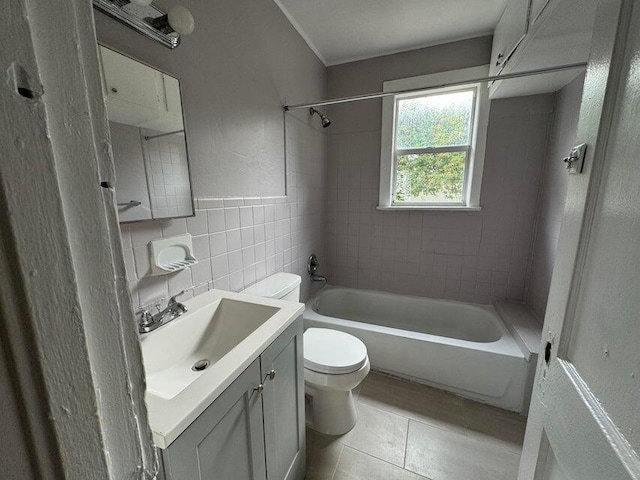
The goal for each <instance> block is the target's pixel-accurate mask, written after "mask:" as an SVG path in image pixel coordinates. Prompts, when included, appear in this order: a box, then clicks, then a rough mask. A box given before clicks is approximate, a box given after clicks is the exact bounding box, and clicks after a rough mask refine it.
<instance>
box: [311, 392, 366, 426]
mask: <svg viewBox="0 0 640 480" xmlns="http://www.w3.org/2000/svg"><path fill="white" fill-rule="evenodd" d="M305 392H306V393H307V395H309V396H310V397H311V405H310V407H311V408H310V411H311V415H310V416H307V425H308V426H309V427H311V428H312V429H313V430H316V431H317V432H320V433H323V434H325V435H342V434H345V433H347V432H348V431H349V430H351V429H352V428H353V427H354V426H355V424H356V421H357V420H358V413H357V411H356V405H355V401H354V400H353V395H352V393H351V390H347V391H344V390H318V389H315V388H313V387H310V386H308V385H307V386H305Z"/></svg>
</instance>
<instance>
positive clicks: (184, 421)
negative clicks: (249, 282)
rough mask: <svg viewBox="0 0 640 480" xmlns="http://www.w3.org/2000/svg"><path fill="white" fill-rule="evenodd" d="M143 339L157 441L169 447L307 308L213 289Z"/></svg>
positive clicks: (151, 419) (150, 411) (149, 403)
mask: <svg viewBox="0 0 640 480" xmlns="http://www.w3.org/2000/svg"><path fill="white" fill-rule="evenodd" d="M182 303H184V304H185V305H186V306H187V308H188V311H187V313H185V314H183V315H182V316H180V317H178V318H177V319H175V320H173V321H172V322H170V323H168V324H166V325H164V326H162V327H160V328H158V329H157V330H154V331H153V332H150V333H147V334H143V335H141V337H140V345H141V348H142V359H143V363H144V368H145V377H146V383H147V391H146V396H145V400H146V403H147V410H148V414H149V424H150V426H151V430H152V432H153V438H154V441H155V444H156V445H157V446H158V447H160V448H166V447H168V446H169V445H170V444H171V442H173V441H174V440H175V439H176V438H177V437H178V436H179V435H180V434H181V433H182V432H183V431H184V430H185V429H186V428H187V427H188V426H189V425H190V424H191V423H192V422H193V421H194V420H195V419H196V418H197V417H198V416H199V415H200V414H201V413H202V412H203V411H204V410H205V409H206V408H207V407H208V406H209V405H210V404H211V403H212V402H213V401H214V400H215V399H216V398H217V397H218V396H219V395H220V394H221V393H222V392H223V391H224V390H225V389H226V388H227V387H228V386H229V385H231V383H232V382H233V381H234V380H235V379H236V378H237V377H238V376H239V375H240V374H241V373H242V372H243V371H244V370H245V369H246V368H247V367H248V366H249V365H251V363H252V362H253V361H254V360H255V359H257V358H258V357H259V356H260V354H261V353H262V352H263V351H264V350H265V349H266V348H267V347H268V346H269V345H270V344H271V342H273V341H274V340H275V339H276V338H277V337H278V335H280V334H281V333H282V332H283V331H284V330H285V329H286V328H287V327H288V326H289V325H290V324H291V323H292V322H293V321H294V320H295V319H296V318H298V317H299V316H300V315H301V314H302V312H303V311H304V304H302V303H297V302H290V301H284V300H273V299H269V298H263V297H257V296H253V295H247V294H240V293H233V292H226V291H223V290H210V291H208V292H206V293H203V294H201V295H198V296H196V297H194V298H192V299H189V300H187V301H185V302H182Z"/></svg>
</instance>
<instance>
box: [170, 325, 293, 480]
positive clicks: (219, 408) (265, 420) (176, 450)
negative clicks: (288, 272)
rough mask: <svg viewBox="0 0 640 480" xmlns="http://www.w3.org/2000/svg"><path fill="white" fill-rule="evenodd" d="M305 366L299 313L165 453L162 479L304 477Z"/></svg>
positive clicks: (281, 479)
mask: <svg viewBox="0 0 640 480" xmlns="http://www.w3.org/2000/svg"><path fill="white" fill-rule="evenodd" d="M303 369H304V364H303V356H302V317H300V318H298V319H296V320H295V321H294V322H293V323H292V324H291V325H290V326H289V327H288V328H287V329H286V330H285V331H284V332H283V333H282V334H281V335H280V336H279V337H278V338H276V340H274V342H273V343H272V344H271V345H269V346H268V347H267V349H266V350H265V351H264V352H263V353H262V355H261V356H260V357H259V358H257V359H256V360H255V361H254V362H253V363H252V364H251V365H250V366H249V367H248V368H247V369H246V370H245V371H244V372H243V373H242V374H241V375H240V376H239V377H238V378H237V379H236V380H234V382H233V383H232V384H231V385H230V386H229V387H228V388H227V389H226V390H225V391H224V392H223V393H222V394H221V395H220V396H219V397H218V398H217V399H216V400H215V401H214V402H213V403H212V404H211V405H210V406H209V407H207V409H206V410H205V411H204V412H203V413H202V414H201V415H200V416H199V417H198V418H197V419H196V420H195V421H194V422H193V423H192V424H191V425H189V427H188V428H187V429H186V430H185V431H184V432H182V434H180V436H179V437H178V438H177V439H176V440H175V441H174V442H173V443H172V444H171V445H169V447H168V448H166V449H163V450H160V455H161V468H162V472H161V474H160V475H159V476H158V479H159V480H301V479H303V478H304V472H305V447H304V445H305V430H304V425H305V421H304V379H303V374H304V373H303V372H304V370H303ZM273 372H275V373H273Z"/></svg>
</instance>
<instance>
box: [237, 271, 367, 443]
mask: <svg viewBox="0 0 640 480" xmlns="http://www.w3.org/2000/svg"><path fill="white" fill-rule="evenodd" d="M300 283H301V279H300V277H299V276H298V275H294V274H291V273H276V274H274V275H271V276H270V277H268V278H266V279H264V280H262V281H260V282H258V283H256V284H254V285H252V286H250V287H249V288H247V289H245V290H243V291H242V293H247V294H250V295H260V296H263V297H269V298H277V299H281V300H291V301H296V302H297V301H300ZM369 370H370V364H369V357H368V355H367V347H366V346H365V344H364V343H362V341H361V340H360V339H358V338H356V337H354V336H353V335H349V334H348V333H344V332H340V331H338V330H331V329H328V328H309V329H307V330H306V331H305V332H304V383H305V391H306V394H307V401H308V406H309V408H308V410H307V424H308V425H309V426H310V427H311V428H313V429H314V430H316V431H318V432H321V433H324V434H326V435H342V434H343V433H346V432H348V431H349V430H351V429H352V428H353V427H354V426H355V424H356V421H357V418H358V417H357V413H356V408H355V403H354V401H353V395H352V393H351V391H352V390H353V389H354V388H355V387H357V386H358V385H359V384H360V383H361V382H362V381H363V380H364V379H365V377H366V376H367V374H368V373H369Z"/></svg>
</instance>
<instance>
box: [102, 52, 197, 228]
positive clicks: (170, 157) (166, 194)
mask: <svg viewBox="0 0 640 480" xmlns="http://www.w3.org/2000/svg"><path fill="white" fill-rule="evenodd" d="M99 50H100V65H101V73H102V84H103V90H104V95H105V103H106V106H107V116H108V118H109V128H110V129H111V145H112V148H113V160H114V164H115V169H116V188H115V191H116V200H117V204H118V216H119V220H120V222H135V221H141V220H152V219H160V218H175V217H187V216H193V215H194V209H193V198H192V194H191V180H190V176H189V162H188V156H187V142H186V135H185V127H184V120H183V115H182V102H181V100H180V82H179V81H178V79H177V78H174V77H172V76H170V75H167V74H166V73H164V72H161V71H159V70H156V69H155V68H152V67H150V66H148V65H146V64H144V63H141V62H139V61H137V60H134V59H133V58H130V57H127V56H125V55H122V54H121V53H118V52H116V51H114V50H112V49H110V48H107V47H105V46H103V45H100V47H99Z"/></svg>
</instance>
